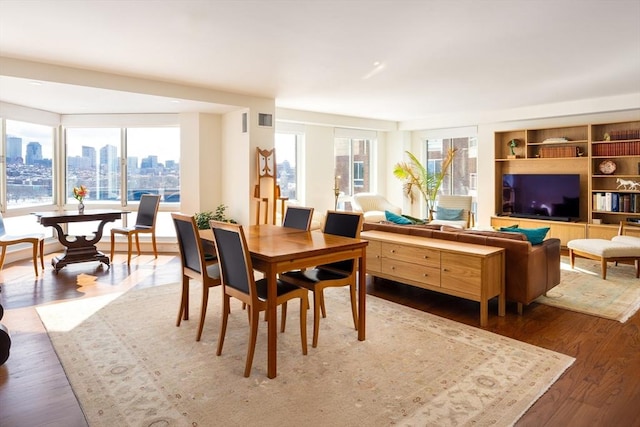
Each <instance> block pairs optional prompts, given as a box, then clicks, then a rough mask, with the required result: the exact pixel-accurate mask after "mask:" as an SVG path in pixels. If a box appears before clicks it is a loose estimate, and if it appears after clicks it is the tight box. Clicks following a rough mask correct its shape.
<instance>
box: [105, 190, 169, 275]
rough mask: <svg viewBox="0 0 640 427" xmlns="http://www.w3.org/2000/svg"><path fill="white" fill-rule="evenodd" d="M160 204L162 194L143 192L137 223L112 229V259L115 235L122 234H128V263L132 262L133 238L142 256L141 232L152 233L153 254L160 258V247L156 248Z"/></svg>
mask: <svg viewBox="0 0 640 427" xmlns="http://www.w3.org/2000/svg"><path fill="white" fill-rule="evenodd" d="M159 205H160V196H159V195H156V194H143V195H142V196H141V197H140V206H139V207H138V215H137V217H136V224H135V225H134V226H133V227H120V228H118V227H114V228H112V229H111V259H112V260H113V254H114V252H115V243H116V239H115V235H116V234H122V235H125V236H127V265H129V264H131V240H132V239H133V237H135V238H136V249H138V256H140V253H141V252H140V237H139V236H140V234H151V243H152V244H153V255H154V256H155V257H156V258H158V249H157V248H156V217H157V216H158V206H159Z"/></svg>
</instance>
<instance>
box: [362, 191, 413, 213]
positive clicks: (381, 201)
mask: <svg viewBox="0 0 640 427" xmlns="http://www.w3.org/2000/svg"><path fill="white" fill-rule="evenodd" d="M352 202H353V203H352V205H353V210H354V211H356V212H369V211H391V212H394V213H400V212H401V211H402V209H401V208H400V207H398V206H394V205H392V204H391V203H390V202H389V201H388V200H387V199H385V198H384V197H382V196H381V195H380V194H376V193H356V194H354V195H353V197H352Z"/></svg>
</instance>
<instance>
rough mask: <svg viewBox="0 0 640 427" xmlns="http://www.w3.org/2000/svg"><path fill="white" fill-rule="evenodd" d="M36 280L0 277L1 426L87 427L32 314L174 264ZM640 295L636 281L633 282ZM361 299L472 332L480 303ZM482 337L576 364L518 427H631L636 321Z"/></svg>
mask: <svg viewBox="0 0 640 427" xmlns="http://www.w3.org/2000/svg"><path fill="white" fill-rule="evenodd" d="M50 258H51V255H50V256H48V257H47V259H45V266H46V267H47V268H46V269H45V271H44V274H42V275H41V276H40V277H38V278H37V279H34V276H33V267H32V265H31V264H30V261H22V262H18V263H13V264H9V265H6V266H5V267H4V269H3V270H2V271H0V283H1V284H2V293H0V302H1V303H2V305H3V306H4V308H5V314H4V318H3V319H2V323H4V324H5V325H6V326H7V327H8V328H9V330H10V332H11V338H12V346H11V355H10V357H9V359H8V360H7V362H6V363H5V364H4V365H3V366H1V367H0V426H3V427H13V426H41V425H48V426H68V427H75V426H86V425H87V423H86V421H85V419H84V415H83V414H82V411H81V409H80V407H79V405H78V402H77V400H76V398H75V395H74V394H73V391H72V390H71V387H70V386H69V383H68V381H67V379H66V376H65V374H64V371H63V370H62V367H61V366H60V363H59V362H58V359H57V356H56V355H55V352H54V350H53V348H52V346H51V344H50V342H49V338H48V336H47V334H46V331H45V330H44V327H43V326H42V323H41V322H40V319H39V317H38V315H37V313H36V311H35V309H34V307H35V306H36V305H40V304H48V303H54V302H60V301H65V300H70V299H75V298H83V297H89V296H96V295H101V294H104V293H108V292H115V291H122V290H124V289H128V288H131V287H148V286H155V285H160V284H167V283H174V282H177V281H179V280H180V276H179V261H178V259H177V258H176V257H175V256H171V255H161V256H159V257H158V259H157V260H156V259H154V258H153V256H149V255H143V256H141V257H136V258H134V259H133V260H132V263H131V266H130V267H127V266H126V264H123V262H126V255H122V254H118V255H116V257H115V260H114V262H113V264H112V266H111V268H110V269H106V268H105V267H104V266H98V265H97V263H90V264H89V263H87V264H76V265H70V266H68V267H66V268H64V269H62V270H61V271H60V272H59V273H58V274H57V275H56V274H55V273H53V271H52V269H51V266H50V263H49V260H50ZM638 286H640V280H639V281H638ZM367 292H368V293H369V294H371V295H375V296H378V297H381V298H385V299H388V300H391V301H395V302H398V303H400V304H404V305H407V306H410V307H414V308H416V309H419V310H424V311H427V312H429V313H432V314H435V315H438V316H442V317H446V318H448V319H452V320H455V321H458V322H462V323H466V324H469V325H472V326H479V304H478V303H476V302H472V301H467V300H464V299H460V298H455V297H450V296H447V295H441V294H438V293H435V292H429V291H426V290H422V289H418V288H414V287H411V286H406V285H402V284H398V283H394V282H389V281H385V280H375V281H374V280H371V278H369V280H368V285H367ZM489 310H490V315H489V324H488V326H487V327H486V328H485V329H486V330H489V331H492V332H494V333H497V334H500V335H504V336H508V337H511V338H514V339H517V340H519V341H524V342H528V343H531V344H534V345H537V346H540V347H544V348H547V349H550V350H554V351H557V352H560V353H563V354H567V355H570V356H573V357H575V358H576V361H575V363H574V364H573V365H572V366H571V367H570V368H569V369H568V370H567V371H566V372H565V373H564V375H562V376H561V377H560V378H559V379H558V381H556V383H555V384H553V385H552V386H551V388H550V389H549V390H548V391H547V392H546V393H545V394H544V395H542V396H541V397H540V399H539V400H538V401H537V402H536V403H535V404H534V405H533V406H532V407H531V408H530V409H529V411H527V413H525V414H524V416H523V417H522V418H521V419H520V420H519V421H518V423H517V424H516V425H517V426H607V427H609V426H629V427H634V426H640V312H639V313H636V314H635V315H634V316H633V317H632V318H631V319H629V320H628V321H627V322H626V323H624V324H622V323H619V322H616V321H612V320H606V319H601V318H598V317H593V316H588V315H583V314H579V313H573V312H570V311H566V310H562V309H558V308H553V307H549V306H545V305H540V304H535V303H534V304H531V305H530V306H529V307H526V308H525V311H524V315H523V316H518V315H517V314H516V307H515V304H510V303H508V304H507V315H506V317H498V316H497V315H496V313H497V301H492V302H491V304H490V307H489Z"/></svg>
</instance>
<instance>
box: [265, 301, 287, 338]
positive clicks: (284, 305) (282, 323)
mask: <svg viewBox="0 0 640 427" xmlns="http://www.w3.org/2000/svg"><path fill="white" fill-rule="evenodd" d="M265 313H266V312H265ZM280 314H281V318H280V332H282V333H284V328H285V325H286V323H287V302H286V301H285V302H283V303H282V304H281V307H280Z"/></svg>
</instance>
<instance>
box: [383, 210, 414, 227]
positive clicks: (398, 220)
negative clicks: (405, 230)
mask: <svg viewBox="0 0 640 427" xmlns="http://www.w3.org/2000/svg"><path fill="white" fill-rule="evenodd" d="M384 217H385V218H386V219H387V221H390V222H393V223H394V224H402V225H407V224H413V223H412V222H411V221H410V220H408V219H407V218H405V217H403V216H402V215H398V214H394V213H393V212H390V211H384Z"/></svg>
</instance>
